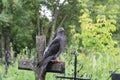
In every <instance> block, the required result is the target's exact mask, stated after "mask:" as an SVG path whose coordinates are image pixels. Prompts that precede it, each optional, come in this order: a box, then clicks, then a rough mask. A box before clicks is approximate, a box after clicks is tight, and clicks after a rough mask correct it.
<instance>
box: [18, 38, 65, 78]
mask: <svg viewBox="0 0 120 80" xmlns="http://www.w3.org/2000/svg"><path fill="white" fill-rule="evenodd" d="M45 44H46V37H45V36H36V54H35V57H34V59H33V60H29V59H20V60H19V61H18V69H21V70H33V71H34V74H35V80H45V78H42V77H41V69H40V68H37V67H36V65H37V63H38V62H39V61H41V59H42V55H43V52H44V49H45ZM46 72H56V73H64V72H65V63H64V62H60V63H52V62H50V63H49V64H48V66H47V69H46Z"/></svg>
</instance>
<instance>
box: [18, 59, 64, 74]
mask: <svg viewBox="0 0 120 80" xmlns="http://www.w3.org/2000/svg"><path fill="white" fill-rule="evenodd" d="M32 62H33V61H32V60H30V59H20V60H19V61H18V69H20V70H33V68H34V66H33V63H32ZM47 72H54V73H64V72H65V63H64V62H59V63H53V62H50V63H49V64H48V66H47Z"/></svg>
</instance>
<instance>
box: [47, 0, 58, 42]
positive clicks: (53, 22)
mask: <svg viewBox="0 0 120 80" xmlns="http://www.w3.org/2000/svg"><path fill="white" fill-rule="evenodd" d="M59 1H60V0H57V1H56V6H55V12H54V16H53V20H52V30H51V36H50V40H49V43H50V42H51V40H52V39H53V37H54V33H55V26H56V22H57V18H58V14H59Z"/></svg>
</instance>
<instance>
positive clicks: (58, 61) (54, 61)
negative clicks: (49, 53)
mask: <svg viewBox="0 0 120 80" xmlns="http://www.w3.org/2000/svg"><path fill="white" fill-rule="evenodd" d="M51 62H53V63H60V62H63V61H62V60H51Z"/></svg>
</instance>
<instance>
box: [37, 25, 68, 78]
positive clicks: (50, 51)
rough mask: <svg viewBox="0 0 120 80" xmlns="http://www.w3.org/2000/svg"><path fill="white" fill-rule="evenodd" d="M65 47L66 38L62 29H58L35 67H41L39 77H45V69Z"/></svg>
mask: <svg viewBox="0 0 120 80" xmlns="http://www.w3.org/2000/svg"><path fill="white" fill-rule="evenodd" d="M65 45H66V38H65V35H64V29H63V28H62V27H59V28H58V30H57V33H56V36H55V38H54V39H53V40H52V41H51V43H50V44H49V45H48V47H47V48H46V49H45V51H44V54H43V59H42V60H41V61H40V62H39V63H38V64H37V67H42V70H41V75H42V76H43V77H45V76H44V75H45V74H46V67H47V65H48V63H49V62H50V61H51V60H55V59H56V58H57V57H58V56H59V55H60V53H61V52H62V51H63V50H64V47H65Z"/></svg>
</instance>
